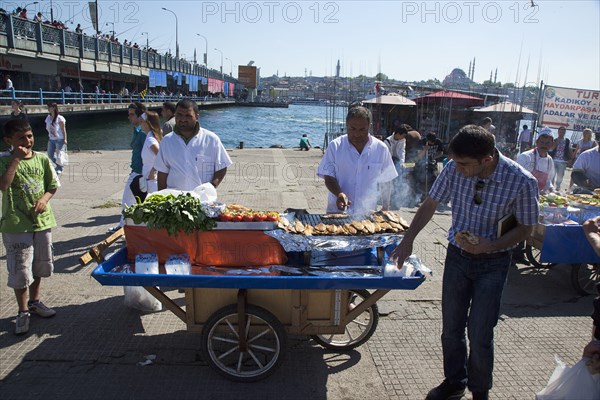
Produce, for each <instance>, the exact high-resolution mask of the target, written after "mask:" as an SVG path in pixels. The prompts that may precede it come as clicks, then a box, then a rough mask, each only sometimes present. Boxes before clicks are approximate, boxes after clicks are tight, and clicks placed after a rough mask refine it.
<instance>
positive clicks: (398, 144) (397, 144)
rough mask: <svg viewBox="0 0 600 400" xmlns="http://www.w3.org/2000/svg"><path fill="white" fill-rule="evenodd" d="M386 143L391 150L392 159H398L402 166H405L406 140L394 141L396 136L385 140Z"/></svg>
mask: <svg viewBox="0 0 600 400" xmlns="http://www.w3.org/2000/svg"><path fill="white" fill-rule="evenodd" d="M384 143H385V144H386V145H387V146H388V148H389V149H390V153H392V157H393V158H397V159H398V162H399V163H400V165H402V164H404V161H405V160H406V138H402V139H400V140H396V139H394V135H391V136H389V137H388V138H387V139H385V141H384Z"/></svg>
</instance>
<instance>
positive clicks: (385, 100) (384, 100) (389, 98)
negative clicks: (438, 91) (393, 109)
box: [363, 93, 417, 106]
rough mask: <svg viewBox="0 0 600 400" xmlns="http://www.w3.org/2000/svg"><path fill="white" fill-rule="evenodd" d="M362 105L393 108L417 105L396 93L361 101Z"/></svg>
mask: <svg viewBox="0 0 600 400" xmlns="http://www.w3.org/2000/svg"><path fill="white" fill-rule="evenodd" d="M363 104H390V105H394V106H416V105H417V103H415V102H414V101H412V100H411V99H409V98H406V97H404V96H401V95H399V94H398V93H389V94H386V95H383V96H377V97H374V98H372V99H369V100H365V101H363Z"/></svg>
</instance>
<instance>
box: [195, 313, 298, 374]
mask: <svg viewBox="0 0 600 400" xmlns="http://www.w3.org/2000/svg"><path fill="white" fill-rule="evenodd" d="M238 332H239V330H238V311H237V305H236V304H232V305H229V306H226V307H223V308H221V309H220V310H218V311H217V312H215V313H214V314H213V315H212V316H211V317H210V318H209V319H208V321H206V324H205V325H204V328H203V329H202V354H203V357H204V359H205V360H206V361H207V362H208V364H209V365H210V366H211V367H212V368H214V369H216V370H217V371H218V372H219V373H220V374H222V375H224V376H225V377H227V378H229V379H231V380H234V381H238V382H255V381H259V380H261V379H264V378H266V377H267V376H269V375H270V374H272V373H273V371H274V370H275V369H276V368H277V367H278V366H279V364H280V363H281V360H282V358H283V354H284V353H285V349H286V341H287V339H286V333H285V330H284V328H283V325H282V324H281V322H279V320H278V319H277V318H276V317H275V316H274V315H273V314H271V313H270V312H268V311H267V310H265V309H264V308H261V307H257V306H253V305H247V306H246V324H245V327H244V329H243V332H244V335H245V337H246V341H247V345H246V349H241V346H240V337H239V334H238Z"/></svg>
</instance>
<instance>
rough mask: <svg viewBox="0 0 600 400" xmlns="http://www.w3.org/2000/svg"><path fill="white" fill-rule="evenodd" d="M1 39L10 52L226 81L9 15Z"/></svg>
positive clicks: (2, 17) (0, 20)
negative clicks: (16, 50)
mask: <svg viewBox="0 0 600 400" xmlns="http://www.w3.org/2000/svg"><path fill="white" fill-rule="evenodd" d="M0 36H4V37H3V38H2V40H0V41H1V42H2V46H6V47H8V48H9V49H21V50H27V51H35V52H37V53H49V54H57V55H60V56H71V57H78V58H84V59H92V60H102V61H110V62H115V63H119V64H128V65H132V66H137V67H142V68H151V69H156V70H167V71H177V72H181V73H186V74H193V75H199V76H205V77H211V78H216V79H219V78H223V74H222V73H221V72H220V71H217V70H215V69H208V68H206V67H205V66H202V65H200V64H196V63H191V62H189V61H187V60H184V59H175V58H172V57H171V56H170V55H169V54H164V55H162V54H158V53H156V52H153V51H147V50H144V49H138V48H133V47H131V46H124V45H123V44H121V43H114V42H110V41H107V40H105V39H104V38H97V37H95V36H87V35H85V34H82V33H76V32H73V31H70V30H68V29H61V28H57V27H54V26H52V25H47V24H43V23H40V22H34V21H31V20H28V19H24V18H21V17H19V16H16V15H12V14H8V13H0ZM228 81H229V82H233V83H236V80H235V79H234V78H233V77H229V78H228Z"/></svg>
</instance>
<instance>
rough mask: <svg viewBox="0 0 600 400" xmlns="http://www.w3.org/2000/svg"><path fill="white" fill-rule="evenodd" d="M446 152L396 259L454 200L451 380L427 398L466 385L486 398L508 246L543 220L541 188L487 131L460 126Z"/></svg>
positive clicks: (447, 297)
mask: <svg viewBox="0 0 600 400" xmlns="http://www.w3.org/2000/svg"><path fill="white" fill-rule="evenodd" d="M448 152H449V154H450V157H451V158H452V160H451V161H450V162H449V163H448V164H447V165H446V167H445V168H444V169H443V170H442V172H441V173H440V176H439V177H438V179H437V180H436V181H435V183H434V185H433V187H432V188H431V191H430V192H429V195H428V197H427V198H426V200H425V201H424V202H423V204H422V205H421V206H420V207H419V210H418V211H417V213H416V215H415V217H414V219H413V221H412V223H411V225H410V228H409V229H408V231H407V232H406V234H405V235H404V238H403V240H402V242H401V243H400V244H399V245H398V247H397V248H396V249H395V250H394V252H393V253H392V257H393V258H394V259H395V260H396V261H397V263H398V265H399V266H400V267H401V266H402V264H403V262H404V260H405V259H406V258H407V257H408V256H409V255H411V254H412V252H413V243H414V240H415V237H416V236H417V234H418V233H419V232H420V231H421V230H422V229H423V228H424V227H425V225H426V224H427V223H428V222H429V220H430V219H431V217H432V216H433V213H434V212H435V210H436V208H437V206H438V204H440V203H446V202H448V201H450V203H451V207H452V225H451V227H450V230H449V231H448V241H449V244H448V252H447V255H446V260H445V265H444V277H443V285H442V323H443V327H442V349H443V354H444V375H445V378H446V379H445V380H444V381H443V382H442V384H441V385H439V386H438V387H436V388H434V389H432V390H431V391H430V392H429V393H428V395H427V399H430V400H434V399H458V398H460V397H461V396H462V395H463V394H464V392H465V389H466V388H467V387H468V388H469V389H470V390H471V391H472V392H473V399H474V400H479V399H487V398H488V392H489V390H490V389H491V387H492V370H493V366H494V327H495V326H496V324H497V322H498V316H499V313H500V304H501V298H502V291H503V288H504V283H505V281H506V276H507V274H508V267H509V266H510V265H511V249H512V248H514V247H515V246H516V245H517V243H519V242H521V241H523V240H525V239H526V238H527V237H528V236H529V234H530V233H531V230H532V229H533V226H534V225H535V224H536V223H537V221H538V214H539V206H538V188H537V182H536V180H535V178H534V177H533V176H532V175H531V174H530V173H529V172H527V171H526V170H525V169H523V168H522V167H521V166H519V165H518V164H517V163H515V162H514V161H512V160H510V159H509V158H507V157H505V156H503V155H502V154H500V153H499V152H498V150H497V149H496V147H495V139H494V136H493V135H492V134H491V133H489V132H488V131H487V130H485V129H484V128H482V127H479V126H476V125H467V126H465V127H463V128H462V129H460V130H459V131H458V133H457V134H456V135H455V136H454V137H453V138H452V140H451V141H450V144H449V146H448ZM511 214H512V215H514V217H515V219H516V227H514V228H513V229H511V230H510V231H509V232H507V233H506V234H504V235H503V236H501V237H498V236H497V235H498V233H497V232H498V222H499V221H500V219H502V218H503V217H505V216H507V215H511ZM465 328H467V332H468V336H469V352H468V353H467V341H466V337H465Z"/></svg>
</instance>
